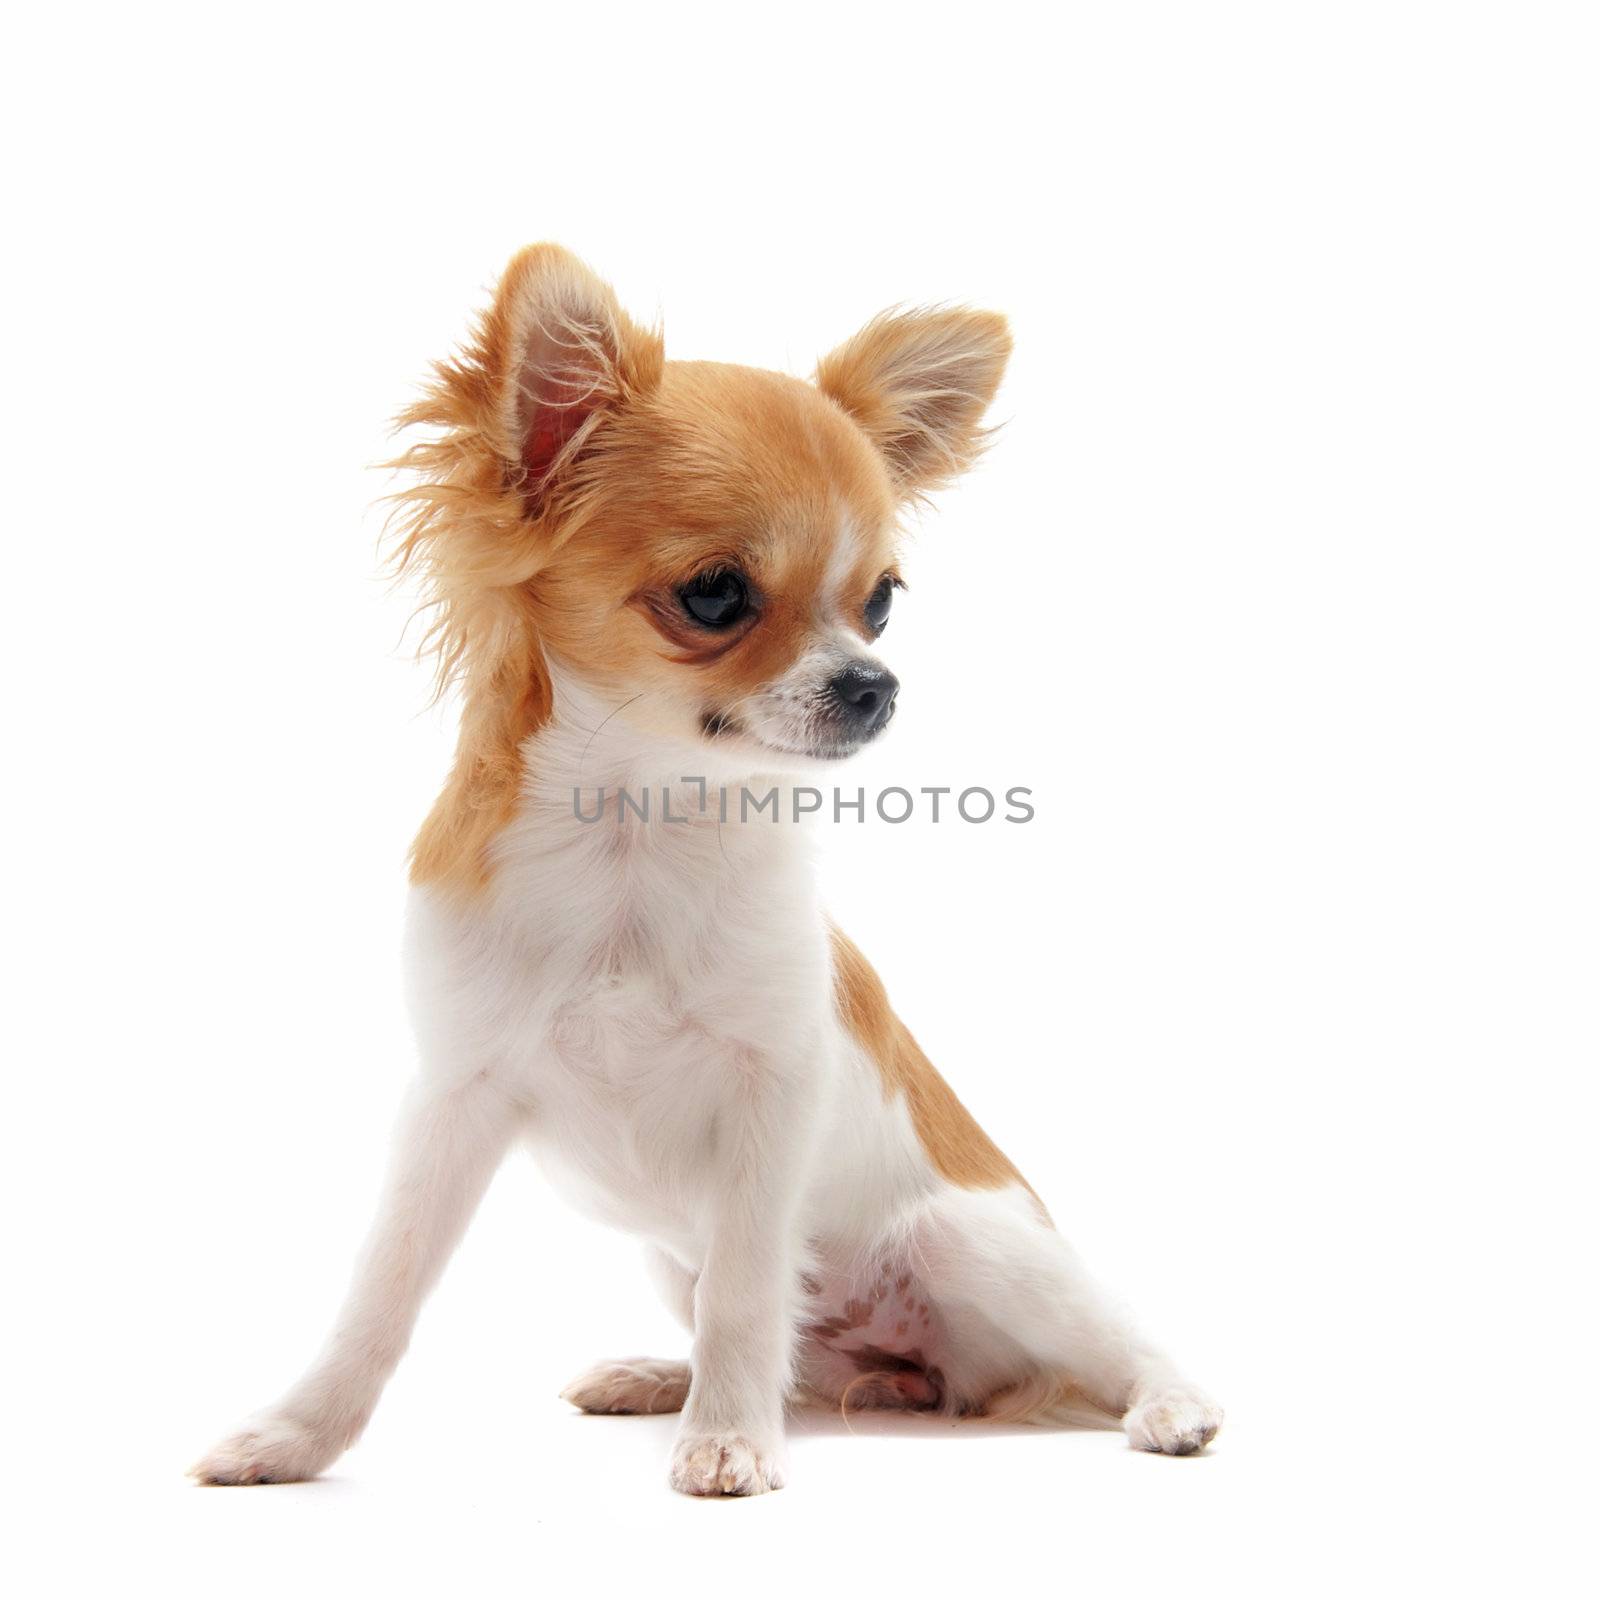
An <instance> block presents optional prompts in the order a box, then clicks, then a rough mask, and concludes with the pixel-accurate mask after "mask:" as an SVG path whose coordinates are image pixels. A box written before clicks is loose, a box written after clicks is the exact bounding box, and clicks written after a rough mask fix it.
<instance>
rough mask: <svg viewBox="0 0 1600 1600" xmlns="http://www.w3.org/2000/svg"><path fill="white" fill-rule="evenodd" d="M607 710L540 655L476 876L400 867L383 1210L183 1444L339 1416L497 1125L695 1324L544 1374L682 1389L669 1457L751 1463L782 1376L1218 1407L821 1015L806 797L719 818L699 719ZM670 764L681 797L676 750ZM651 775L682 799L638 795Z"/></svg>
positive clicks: (763, 1479) (1041, 1225) (464, 1200)
mask: <svg viewBox="0 0 1600 1600" xmlns="http://www.w3.org/2000/svg"><path fill="white" fill-rule="evenodd" d="M607 716H608V711H607V708H605V707H604V706H603V705H601V704H600V703H599V702H598V701H596V700H595V699H594V698H593V697H591V696H588V695H586V694H585V693H583V692H582V691H581V690H578V689H576V688H575V687H573V686H572V685H570V684H566V685H563V689H562V694H561V699H560V702H559V703H558V711H557V715H556V717H555V718H554V719H553V721H552V723H551V724H550V726H548V727H547V728H546V729H544V730H543V731H542V732H541V733H540V734H538V735H537V736H535V738H534V739H532V740H531V741H530V742H529V748H528V749H527V751H526V758H527V759H526V770H527V771H528V773H529V774H530V781H529V785H528V792H527V794H526V796H525V802H524V806H523V808H522V811H521V813H520V814H519V816H518V818H517V820H516V821H515V822H514V823H513V824H512V825H511V826H510V827H509V828H507V829H506V830H505V832H504V834H503V835H502V837H501V839H500V840H499V842H498V844H497V847H496V858H497V859H496V862H495V874H494V880H493V889H492V891H491V893H490V894H489V895H488V896H487V897H485V898H484V899H482V900H480V901H478V902H474V903H467V904H462V903H453V902H451V901H450V900H448V899H445V898H442V897H438V896H436V895H434V894H433V893H432V892H431V891H428V890H426V889H423V890H418V891H416V892H415V894H414V900H413V904H412V910H411V923H410V929H409V937H408V967H409V975H410V989H411V994H412V997H413V1009H414V1018H415V1025H416V1030H417V1036H418V1041H419V1045H420V1049H421V1056H422V1072H421V1075H420V1078H419V1080H418V1082H417V1084H416V1086H415V1088H414V1090H413V1094H412V1097H411V1102H410V1106H409V1108H408V1111H407V1114H406V1116H405V1118H404V1120H403V1123H402V1129H401V1133H400V1137H399V1148H398V1151H397V1157H396V1165H395V1171H394V1174H393V1177H392V1179H391V1185H390V1192H389V1197H388V1200H387V1202H386V1205H385V1208H384V1211H383V1213H382V1214H381V1215H380V1218H379V1221H378V1224H377V1227H376V1228H375V1230H374V1234H373V1237H372V1240H371V1241H370V1243H369V1246H368V1250H367V1254H366V1258H365V1260H364V1263H363V1265H362V1267H361V1268H360V1269H359V1270H358V1273H357V1278H356V1283H355V1285H354V1287H353V1290H352V1294H351V1298H350V1301H349V1302H348V1304H347V1306H346V1308H345V1311H344V1313H343V1315H342V1317H341V1319H340V1321H339V1324H338V1326H337V1327H336V1329H335V1332H334V1335H333V1338H332V1340H331V1341H330V1344H329V1346H328V1349H327V1351H326V1353H325V1355H324V1357H323V1358H322V1360H321V1361H320V1362H319V1363H318V1364H317V1365H316V1366H315V1367H314V1368H313V1369H312V1371H311V1372H310V1373H309V1374H308V1375H307V1377H306V1378H305V1379H304V1380H303V1381H302V1382H301V1384H300V1385H299V1386H297V1388H296V1389H295V1390H294V1391H293V1392H292V1393H291V1394H290V1395H289V1396H287V1397H285V1399H284V1401H283V1402H281V1403H280V1404H279V1405H278V1406H277V1407H275V1408H273V1410H272V1411H271V1412H270V1413H268V1414H267V1415H266V1416H265V1417H263V1418H262V1419H260V1420H259V1421H257V1422H256V1423H255V1424H254V1425H252V1426H251V1427H249V1428H247V1429H246V1430H244V1431H243V1432H242V1433H241V1434H239V1435H237V1436H235V1438H233V1439H230V1440H228V1441H226V1442H225V1443H224V1444H223V1445H221V1446H219V1447H218V1450H217V1451H216V1452H214V1453H213V1455H212V1456H211V1457H210V1458H208V1460H207V1461H206V1462H205V1463H202V1465H201V1468H200V1469H199V1470H200V1472H201V1475H202V1476H206V1477H210V1478H213V1479H217V1480H220V1481H235V1482H237V1481H261V1480H266V1479H275V1478H280V1477H302V1476H306V1475H308V1474H310V1473H313V1472H315V1471H317V1470H320V1468H321V1467H322V1466H323V1465H325V1464H326V1463H327V1462H328V1461H329V1460H331V1459H332V1458H333V1457H334V1456H336V1455H337V1454H338V1453H340V1451H341V1450H342V1449H343V1448H344V1447H345V1446H346V1445H347V1444H348V1443H349V1442H350V1441H351V1440H352V1439H353V1438H354V1437H355V1436H356V1434H357V1433H359V1431H360V1429H361V1427H362V1426H363V1424H364V1423H365V1421H366V1419H367V1417H368V1415H370V1413H371V1410H372V1407H373V1405H374V1404H375V1403H376V1400H377V1398H378V1394H379V1392H380V1390H381V1388H382V1385H383V1383H384V1381H385V1380H386V1378H387V1377H388V1375H389V1372H390V1371H392V1369H393V1367H394V1365H395V1363H396V1362H397V1361H398V1359H399V1357H400V1355H401V1354H402V1353H403V1351H404V1348H405V1345H406V1342H407V1340H408V1338H409V1334H410V1329H411V1326H412V1323H413V1320H414V1318H415V1316H416V1313H417V1310H418V1308H419V1307H420V1304H421V1301H422V1299H423V1297H424V1296H425V1294H426V1293H427V1291H428V1289H429V1288H430V1287H431V1285H432V1283H433V1282H434V1281H435V1279H436V1277H437V1275H438V1273H439V1271H440V1270H441V1269H442V1266H443V1264H444V1261H445V1259H446V1258H447V1256H448V1254H449V1253H450V1250H451V1249H452V1248H453V1246H454V1244H455V1242H456V1240H457V1239H458V1237H459V1235H460V1233H461V1231H462V1229H463V1228H464V1227H465V1224H466V1222H467V1220H468V1219H469V1217H470V1215H471V1212H472V1209H473V1208H474V1206H475V1205H476V1203H477V1200H478V1198H479V1197H480V1195H481V1194H482V1191H483V1189H484V1188H485V1186H486V1185H487V1183H488V1180H489V1178H490V1176H491V1175H492V1173H493V1172H494V1170H495V1168H496V1166H497V1165H498V1164H499V1161H500V1160H501V1158H502V1157H503V1155H504V1154H505V1152H506V1150H507V1149H508V1148H509V1147H510V1146H511V1145H512V1144H513V1143H514V1142H516V1141H518V1140H521V1141H525V1142H526V1143H527V1144H528V1145H529V1146H530V1147H531V1149H532V1151H533V1153H534V1156H535V1158H536V1160H537V1161H538V1163H539V1165H540V1166H541V1168H542V1169H543V1171H544V1172H545V1173H546V1175H547V1176H548V1177H549V1178H550V1179H551V1181H552V1182H553V1183H554V1184H555V1185H556V1186H557V1187H558V1188H559V1189H561V1190H562V1191H563V1192H564V1193H565V1195H566V1196H567V1197H568V1198H569V1199H570V1200H571V1201H572V1203H573V1204H574V1205H575V1206H577V1207H578V1208H579V1209H581V1210H583V1211H584V1212H586V1213H587V1214H589V1215H591V1216H593V1217H595V1218H597V1219H598V1220H601V1221H603V1222H606V1223H608V1224H611V1225H613V1226H616V1227H618V1228H621V1229H625V1230H626V1231H628V1232H630V1233H633V1234H636V1235H638V1236H639V1237H641V1238H642V1239H644V1240H646V1241H647V1242H648V1243H649V1244H650V1245H651V1246H652V1247H653V1249H654V1252H655V1264H656V1267H657V1271H658V1277H659V1278H660V1281H661V1284H662V1287H663V1289H664V1290H665V1292H666V1293H667V1295H668V1298H669V1300H670V1301H671V1302H672V1304H673V1306H674V1309H675V1310H676V1311H677V1312H678V1314H679V1315H680V1316H681V1317H682V1319H683V1320H684V1321H685V1323H686V1324H687V1325H689V1326H690V1327H691V1328H692V1329H693V1331H694V1332H695V1335H696V1344H695V1358H694V1363H693V1368H692V1371H693V1380H692V1382H691V1381H690V1369H688V1368H685V1367H683V1366H682V1365H679V1364H671V1363H648V1362H640V1361H632V1362H620V1363H603V1364H602V1365H601V1366H599V1367H597V1368H596V1369H595V1370H594V1371H593V1372H592V1373H589V1374H586V1375H584V1377H583V1378H580V1379H579V1380H577V1381H576V1382H575V1383H574V1385H573V1386H572V1387H571V1388H570V1389H569V1390H568V1391H567V1393H568V1395H569V1398H572V1399H573V1400H574V1401H576V1402H577V1403H579V1404H583V1405H585V1406H587V1407H588V1408H590V1409H600V1410H653V1409H669V1408H671V1407H669V1405H667V1404H666V1403H665V1399H666V1398H670V1399H671V1401H672V1404H673V1405H677V1404H683V1405H684V1406H685V1422H684V1431H683V1435H682V1437H681V1439H680V1443H679V1446H678V1450H677V1452H676V1455H675V1461H674V1474H673V1475H674V1481H675V1482H676V1483H677V1484H678V1486H679V1487H682V1488H687V1489H690V1490H695V1491H699V1492H710V1491H719V1490H720V1491H722V1492H730V1491H735V1492H749V1491H752V1490H759V1489H761V1488H766V1487H775V1486H776V1485H777V1484H778V1483H780V1482H781V1481H782V1476H783V1471H784V1465H783V1445H782V1411H783V1406H784V1402H785V1399H786V1397H787V1395H788V1393H789V1392H790V1390H791V1388H792V1386H793V1382H794V1380H795V1379H796V1378H798V1379H800V1380H801V1381H802V1382H803V1383H804V1385H805V1387H806V1388H807V1389H809V1390H810V1391H812V1392H815V1393H819V1394H822V1395H825V1396H828V1397H830V1398H838V1397H840V1396H841V1395H843V1394H844V1392H845V1390H846V1389H848V1388H850V1387H851V1386H852V1384H859V1383H861V1382H863V1381H865V1382H866V1384H867V1387H868V1394H867V1398H868V1399H869V1400H871V1401H872V1402H874V1403H877V1404H906V1405H926V1404H941V1405H943V1406H944V1407H946V1408H947V1409H952V1410H963V1409H978V1408H981V1407H983V1406H984V1404H985V1402H986V1401H987V1400H988V1399H989V1398H990V1397H992V1396H993V1395H995V1394H996V1393H997V1392H999V1391H1002V1390H1006V1389H1013V1388H1014V1389H1017V1390H1018V1391H1019V1392H1020V1393H1021V1394H1023V1395H1024V1396H1027V1395H1030V1394H1034V1395H1037V1394H1041V1393H1045V1392H1048V1390H1049V1389H1050V1388H1051V1387H1052V1386H1053V1385H1057V1384H1060V1383H1062V1382H1070V1384H1071V1385H1072V1386H1073V1387H1074V1388H1075V1389H1076V1390H1077V1391H1078V1392H1079V1393H1080V1394H1081V1395H1083V1396H1084V1397H1085V1398H1086V1399H1087V1400H1088V1401H1089V1402H1091V1404H1093V1405H1094V1406H1097V1407H1098V1408H1100V1409H1101V1410H1103V1411H1104V1412H1106V1413H1109V1414H1111V1415H1123V1414H1124V1413H1127V1414H1128V1427H1129V1432H1130V1435H1131V1436H1132V1437H1133V1438H1134V1440H1135V1442H1136V1443H1139V1444H1141V1445H1144V1446H1145V1447H1147V1448H1165V1449H1169V1450H1177V1451H1184V1450H1187V1449H1192V1448H1195V1447H1197V1446H1198V1445H1199V1444H1200V1443H1203V1442H1204V1439H1206V1438H1209V1436H1210V1434H1211V1432H1214V1430H1215V1427H1216V1424H1217V1421H1218V1419H1219V1416H1220V1414H1219V1413H1217V1412H1216V1411H1215V1408H1214V1407H1212V1406H1211V1405H1210V1403H1209V1402H1208V1401H1206V1400H1205V1399H1204V1397H1203V1396H1200V1395H1199V1394H1198V1393H1196V1392H1195V1391H1193V1390H1192V1389H1189V1388H1188V1387H1187V1386H1186V1385H1183V1384H1182V1383H1181V1382H1180V1381H1179V1380H1178V1379H1177V1378H1176V1377H1175V1375H1174V1374H1173V1372H1172V1370H1171V1369H1170V1367H1169V1366H1168V1365H1167V1363H1166V1362H1165V1361H1164V1360H1162V1358H1161V1357H1160V1356H1158V1355H1157V1354H1156V1353H1155V1352H1154V1351H1152V1350H1150V1349H1149V1348H1148V1347H1146V1346H1145V1345H1143V1344H1142V1343H1141V1342H1140V1341H1139V1340H1138V1339H1137V1337H1136V1336H1135V1335H1134V1334H1133V1333H1132V1332H1131V1331H1130V1330H1129V1329H1128V1327H1127V1326H1126V1325H1125V1324H1124V1323H1123V1321H1122V1320H1121V1318H1120V1317H1119V1316H1118V1315H1117V1314H1116V1313H1114V1312H1113V1311H1112V1310H1111V1309H1110V1308H1109V1307H1108V1306H1107V1305H1106V1304H1105V1303H1104V1301H1103V1300H1102V1298H1101V1297H1100V1296H1099V1295H1098V1294H1097V1292H1096V1291H1095V1290H1094V1288H1093V1285H1092V1284H1091V1283H1090V1281H1089V1280H1088V1279H1087V1278H1086V1277H1085V1276H1084V1274H1083V1273H1082V1271H1081V1269H1080V1268H1079V1267H1078V1265H1077V1262H1076V1260H1075V1258H1074V1257H1073V1256H1072V1254H1071V1252H1070V1250H1069V1249H1068V1247H1067V1246H1066V1245H1065V1243H1064V1242H1063V1241H1062V1240H1061V1238H1060V1236H1059V1235H1058V1234H1057V1233H1056V1232H1055V1230H1054V1228H1053V1227H1052V1226H1051V1225H1050V1224H1049V1222H1048V1220H1047V1219H1045V1218H1044V1217H1043V1215H1042V1213H1041V1211H1040V1210H1039V1208H1038V1207H1037V1204H1036V1202H1035V1201H1034V1200H1033V1198H1032V1196H1031V1195H1030V1194H1029V1193H1028V1192H1027V1191H1026V1190H1025V1189H1024V1188H1023V1187H1022V1186H1021V1185H1020V1184H1019V1185H1015V1186H1012V1187H1011V1188H1008V1189H1002V1190H976V1191H975V1190H968V1189H964V1188H961V1187H959V1186H957V1185H955V1184H952V1183H951V1182H949V1181H948V1180H947V1179H945V1178H943V1177H942V1176H941V1175H940V1174H939V1173H938V1172H937V1170H936V1169H935V1168H934V1166H933V1164H932V1163H931V1162H930V1160H929V1158H928V1156H927V1154H926V1153H925V1152H924V1150H923V1148H922V1146H921V1144H920V1143H919V1141H918V1138H917V1134H916V1130H915V1128H914V1126H913V1123H912V1120H911V1117H910V1115H909V1114H908V1110H907V1107H906V1104H905V1102H904V1100H903V1099H901V1098H899V1097H897V1096H893V1095H890V1094H887V1093H886V1092H885V1087H884V1082H883V1079H882V1077H881V1076H880V1074H879V1071H878V1069H877V1067H876V1065H875V1064H874V1063H873V1062H872V1061H871V1060H870V1059H869V1058H868V1056H867V1055H866V1053H865V1051H864V1050H863V1049H862V1047H861V1046H860V1044H859V1043H858V1042H857V1041H856V1040H855V1039H854V1037H853V1036H852V1035H851V1034H850V1033H849V1032H848V1030H847V1029H846V1028H845V1027H844V1026H843V1024H842V1023H841V1020H840V1018H839V1015H838V1012H837V1009H836V1005H835V1001H834V983H833V973H832V968H831V963H830V954H829V944H828V937H827V929H826V923H825V921H824V918H823V913H822V910H821V907H820V906H819V905H818V903H817V899H816V893H815V888H814V883H813V875H812V871H811V859H810V856H811V842H810V839H809V830H808V829H807V828H806V826H805V825H804V824H798V825H797V824H796V823H795V822H794V821H793V820H792V813H790V812H789V811H788V810H787V809H784V810H783V813H782V815H780V817H779V819H778V820H777V821H773V820H772V819H771V814H770V811H767V812H763V813H762V814H760V815H759V816H757V815H752V816H750V817H749V818H748V819H747V820H743V821H741V820H739V805H738V799H737V794H736V793H735V795H734V797H733V800H732V803H731V805H730V807H729V811H730V816H729V820H728V821H727V822H722V821H720V819H719V815H718V811H719V801H718V793H717V787H716V785H717V779H716V776H715V774H709V775H707V774H702V773H699V772H687V771H685V770H684V769H685V766H686V765H688V766H699V767H704V766H705V764H706V763H705V761H704V759H703V753H702V752H695V751H692V750H691V751H681V752H680V751H676V750H674V748H673V747H672V746H671V745H669V744H663V743H660V742H657V741H653V740H650V739H648V738H647V737H642V736H641V735H639V734H638V733H637V732H634V731H632V730H630V729H629V728H627V727H626V726H624V725H622V724H620V723H616V722H614V723H611V724H609V725H608V723H607ZM701 776H708V777H709V782H710V789H709V801H708V804H707V807H706V809H705V811H704V812H703V813H702V812H701V811H700V809H699V807H700V792H701V791H700V786H699V785H698V783H685V782H683V781H682V780H683V779H684V778H686V777H687V778H699V777H701ZM775 781H776V780H775ZM663 783H666V784H669V785H671V786H672V790H673V795H672V800H671V803H670V807H669V809H670V811H671V813H672V815H674V816H682V817H683V818H685V820H684V821H682V822H667V821H665V820H663V818H662V816H661V812H660V806H661V789H662V785H663ZM750 786H751V787H752V789H753V790H754V791H755V792H756V793H757V794H760V793H763V792H764V785H762V784H759V783H755V784H751V785H750ZM624 787H625V788H626V789H627V790H628V792H629V793H630V794H632V795H634V796H636V797H637V796H640V795H642V794H643V793H645V792H646V791H647V790H648V791H650V792H651V793H652V805H653V807H654V808H656V809H654V810H653V812H652V816H651V819H650V821H649V822H644V821H643V820H641V819H638V818H637V817H635V816H634V815H633V813H632V812H631V811H630V812H628V813H627V814H626V815H624V816H623V817H621V818H620V819H619V817H618V814H617V810H616V800H615V796H616V793H617V791H618V790H619V789H621V788H624ZM602 788H603V789H604V791H605V793H606V794H607V796H608V797H609V799H608V805H607V809H606V814H605V815H604V816H603V817H602V818H601V819H600V820H598V821H583V820H580V818H579V816H578V815H577V814H576V810H575V806H574V798H573V796H574V791H575V790H576V791H577V792H578V794H579V797H580V803H581V807H582V809H583V810H584V811H585V812H586V813H587V814H589V815H593V810H594V797H595V793H596V790H598V789H602ZM781 788H782V785H780V790H781ZM862 1352H868V1353H870V1356H871V1360H870V1361H864V1360H863V1356H862ZM886 1356H889V1357H894V1358H899V1359H902V1360H903V1361H904V1365H903V1366H893V1367H891V1368H890V1369H889V1370H885V1357H886ZM874 1364H876V1367H877V1376H874V1375H873V1369H874ZM852 1392H855V1391H852ZM1019 1409H1020V1407H1019Z"/></svg>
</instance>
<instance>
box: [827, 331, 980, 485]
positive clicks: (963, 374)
mask: <svg viewBox="0 0 1600 1600" xmlns="http://www.w3.org/2000/svg"><path fill="white" fill-rule="evenodd" d="M1010 354H1011V333H1010V330H1009V329H1008V328H1007V326H1006V319H1005V318H1004V317H1002V316H1001V315H1000V314H999V313H998V312H996V311H969V310H965V309H962V308H955V309H948V310H934V311H890V312H885V313H884V314H883V315H882V316H880V317H875V318H874V319H873V320H872V321H871V322H869V323H868V324H867V325H866V327H865V328H863V329H862V330H861V332H860V333H858V334H857V335H856V336H855V338H853V339H851V340H849V341H847V342H846V343H845V344H842V345H840V346H839V348H838V349H837V350H835V351H834V352H833V353H832V354H831V355H827V356H824V357H823V359H822V361H821V362H820V363H819V364H818V366H817V375H816V382H817V387H818V388H819V389H821V390H822V392H823V393H824V394H825V395H828V396H829V397H831V398H832V399H834V400H836V401H837V402H838V403H839V404H840V405H841V406H843V407H844V409H845V410H846V411H848V412H849V413H850V415H851V416H852V417H854V418H855V420H856V421H857V422H858V423H859V424H860V425H861V427H862V428H863V429H864V430H865V431H866V433H867V436H868V437H869V438H870V439H871V440H872V441H873V443H874V444H876V445H877V447H878V448H879V450H881V451H882V452H883V455H884V458H885V459H886V460H887V461H888V463H889V470H890V473H891V474H892V475H893V477H894V479H895V481H896V483H897V484H898V485H899V486H900V489H901V491H902V492H903V493H904V494H905V495H906V497H907V498H908V499H915V498H917V497H918V496H921V495H924V494H926V493H928V492H929V491H930V490H932V489H937V488H939V487H940V486H941V485H942V484H946V483H948V482H950V480H951V479H953V478H955V477H958V476H959V475H960V474H961V473H963V472H965V471H966V469H967V468H968V467H970V466H971V465H972V463H973V461H974V460H975V459H976V458H977V456H978V454H979V452H980V451H981V450H982V449H983V443H984V438H985V436H986V430H985V429H984V428H983V427H982V426H981V423H982V421H983V414H984V412H985V411H986V410H988V408H989V402H990V401H991V400H993V399H994V396H995V391H996V390H997V389H998V388H999V387H1000V379H1001V377H1002V375H1003V374H1004V372H1005V370H1006V359H1007V357H1009V356H1010Z"/></svg>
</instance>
